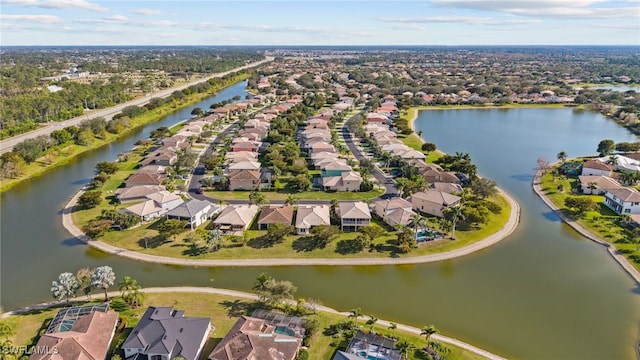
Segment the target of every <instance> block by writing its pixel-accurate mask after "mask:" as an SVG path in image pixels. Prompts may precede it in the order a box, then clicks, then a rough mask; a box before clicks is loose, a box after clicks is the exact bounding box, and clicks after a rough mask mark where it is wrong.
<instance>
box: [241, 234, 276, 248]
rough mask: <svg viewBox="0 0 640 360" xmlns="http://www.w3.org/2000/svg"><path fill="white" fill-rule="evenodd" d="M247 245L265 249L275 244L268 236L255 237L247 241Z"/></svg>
mask: <svg viewBox="0 0 640 360" xmlns="http://www.w3.org/2000/svg"><path fill="white" fill-rule="evenodd" d="M247 245H248V246H249V247H252V248H254V249H264V248H269V247H272V246H273V244H272V243H271V242H270V241H269V239H268V238H267V237H266V236H258V237H255V238H253V239H251V240H249V241H248V242H247Z"/></svg>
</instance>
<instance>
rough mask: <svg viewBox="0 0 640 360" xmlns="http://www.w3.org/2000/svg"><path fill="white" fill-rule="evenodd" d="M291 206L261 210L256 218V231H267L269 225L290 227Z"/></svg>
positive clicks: (268, 207)
mask: <svg viewBox="0 0 640 360" xmlns="http://www.w3.org/2000/svg"><path fill="white" fill-rule="evenodd" d="M292 221H293V206H292V205H269V206H265V207H263V208H262V211H260V215H259V216H258V230H267V228H268V227H269V225H271V224H284V225H291V222H292Z"/></svg>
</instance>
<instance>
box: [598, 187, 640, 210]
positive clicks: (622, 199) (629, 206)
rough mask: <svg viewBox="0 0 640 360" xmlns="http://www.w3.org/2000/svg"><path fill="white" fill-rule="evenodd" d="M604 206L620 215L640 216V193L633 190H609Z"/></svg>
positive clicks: (605, 196) (605, 195)
mask: <svg viewBox="0 0 640 360" xmlns="http://www.w3.org/2000/svg"><path fill="white" fill-rule="evenodd" d="M604 204H605V205H607V206H608V207H609V208H610V209H611V210H613V211H615V212H616V213H618V214H640V192H638V190H636V189H633V188H622V189H611V190H607V192H606V193H605V194H604Z"/></svg>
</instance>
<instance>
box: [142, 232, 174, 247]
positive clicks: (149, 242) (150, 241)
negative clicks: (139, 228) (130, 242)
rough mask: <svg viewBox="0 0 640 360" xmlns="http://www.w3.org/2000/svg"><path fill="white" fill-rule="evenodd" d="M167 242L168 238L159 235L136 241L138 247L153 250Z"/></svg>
mask: <svg viewBox="0 0 640 360" xmlns="http://www.w3.org/2000/svg"><path fill="white" fill-rule="evenodd" d="M168 242H169V239H168V238H165V237H164V236H161V235H156V236H145V237H143V238H142V239H140V240H138V245H139V246H140V247H141V248H145V249H155V248H157V247H160V246H162V245H164V244H166V243H168Z"/></svg>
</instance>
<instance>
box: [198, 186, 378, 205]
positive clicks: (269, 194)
mask: <svg viewBox="0 0 640 360" xmlns="http://www.w3.org/2000/svg"><path fill="white" fill-rule="evenodd" d="M250 193H251V191H206V189H205V194H206V195H207V196H209V197H212V198H214V199H223V200H249V194H250ZM262 194H264V195H265V197H266V198H267V200H285V199H286V198H287V196H289V195H295V196H296V197H297V198H298V199H299V201H300V202H304V200H332V199H338V200H365V199H373V198H376V197H378V196H380V195H382V194H384V189H373V190H371V191H365V192H325V191H304V192H289V191H284V190H282V191H278V192H275V191H262Z"/></svg>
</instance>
